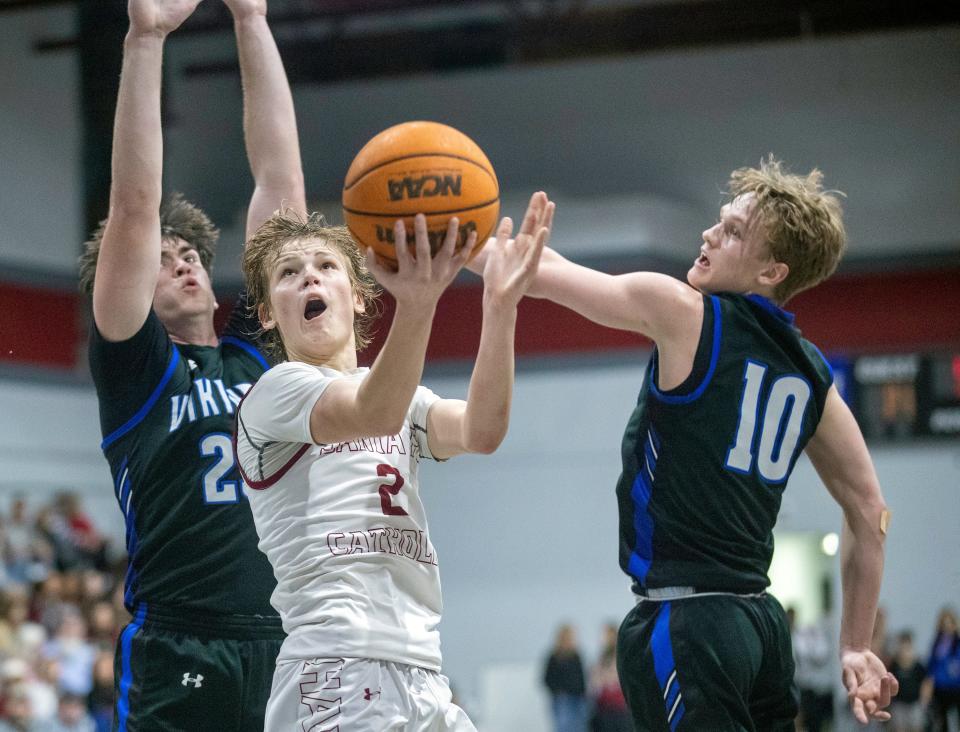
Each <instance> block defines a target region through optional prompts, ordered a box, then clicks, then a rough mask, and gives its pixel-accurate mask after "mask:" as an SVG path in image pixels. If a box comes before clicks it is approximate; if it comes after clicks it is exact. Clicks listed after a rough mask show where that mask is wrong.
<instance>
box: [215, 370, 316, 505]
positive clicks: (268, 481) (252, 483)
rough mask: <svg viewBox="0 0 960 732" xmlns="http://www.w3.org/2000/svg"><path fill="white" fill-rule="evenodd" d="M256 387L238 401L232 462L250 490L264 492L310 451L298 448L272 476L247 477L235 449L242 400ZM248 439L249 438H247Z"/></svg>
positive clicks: (305, 446)
mask: <svg viewBox="0 0 960 732" xmlns="http://www.w3.org/2000/svg"><path fill="white" fill-rule="evenodd" d="M254 387H256V384H254V385H253V387H251V388H250V391H248V392H247V393H246V394H244V395H243V397H242V398H241V399H240V403H239V404H238V405H237V414H236V419H235V421H234V427H233V461H234V463H235V464H236V466H237V470H238V471H239V472H240V477H241V478H243V482H244V483H246V484H247V486H249V487H250V488H253V490H255V491H265V490H266V489H267V488H269V487H270V486H272V485H273V484H274V483H276V482H277V481H278V480H280V479H281V478H282V477H283V476H284V475H286V474H287V471H289V470H290V468H292V467H293V466H294V464H295V463H296V462H297V460H299V459H300V458H301V457H303V454H304V453H305V452H306V451H307V450H308V449H310V444H309V443H304V444H303V445H301V446H300V449H299V450H297V451H296V452H295V453H294V454H293V456H292V457H291V458H290V459H289V460H287V462H285V463H284V464H283V465H282V466H281V467H280V469H279V470H278V471H277V472H276V473H274V474H273V475H271V476H269V477H267V478H264V479H263V480H253V479H252V478H250V476H248V475H247V471H246V470H244V469H243V463H242V462H241V461H240V451H239V450H238V449H237V443H238V441H239V439H240V408H241V407H242V406H243V402H244V400H245V399H246V398H247V396H249V394H250V392H251V391H253V388H254ZM248 439H249V438H248Z"/></svg>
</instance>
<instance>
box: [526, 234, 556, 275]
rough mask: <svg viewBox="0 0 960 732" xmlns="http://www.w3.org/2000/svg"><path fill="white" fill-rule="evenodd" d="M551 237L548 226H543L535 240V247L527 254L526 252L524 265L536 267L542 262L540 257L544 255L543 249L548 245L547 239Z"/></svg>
mask: <svg viewBox="0 0 960 732" xmlns="http://www.w3.org/2000/svg"><path fill="white" fill-rule="evenodd" d="M549 237H550V229H548V228H547V227H546V226H541V227H540V229H539V230H538V231H537V235H536V237H535V238H534V240H533V246H532V247H530V249H529V250H528V251H526V252H524V257H523V259H524V263H525V264H526V265H527V266H528V267H536V265H537V264H539V262H540V255H541V254H542V253H543V248H544V247H545V246H546V245H547V239H548V238H549Z"/></svg>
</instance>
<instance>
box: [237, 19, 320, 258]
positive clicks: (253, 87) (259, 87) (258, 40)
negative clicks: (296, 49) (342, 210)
mask: <svg viewBox="0 0 960 732" xmlns="http://www.w3.org/2000/svg"><path fill="white" fill-rule="evenodd" d="M224 2H225V3H226V4H227V5H228V6H229V8H230V12H231V13H232V14H233V20H234V29H235V30H236V34H237V48H238V51H239V55H240V76H241V79H242V82H243V132H244V140H245V142H246V147H247V159H248V160H249V162H250V170H251V172H252V173H253V180H254V184H255V188H254V191H253V196H252V197H251V199H250V207H249V209H248V210H247V228H246V236H245V237H244V239H245V240H246V239H249V238H250V235H251V234H252V233H253V232H254V231H256V230H257V228H258V227H259V226H260V224H262V223H263V222H264V221H266V220H267V219H268V218H269V217H270V215H271V214H272V213H273V212H274V211H276V210H277V209H279V208H280V207H281V205H283V206H288V207H290V208H292V209H293V210H294V211H296V212H297V213H299V214H305V213H306V205H307V204H306V195H305V193H304V183H303V166H302V163H301V160H300V143H299V139H298V137H297V120H296V116H295V114H294V108H293V96H292V95H291V93H290V84H289V83H288V81H287V75H286V72H285V71H284V68H283V61H282V60H281V58H280V52H279V51H278V50H277V44H276V42H275V41H274V39H273V34H272V33H271V32H270V27H269V26H268V25H267V3H266V0H224Z"/></svg>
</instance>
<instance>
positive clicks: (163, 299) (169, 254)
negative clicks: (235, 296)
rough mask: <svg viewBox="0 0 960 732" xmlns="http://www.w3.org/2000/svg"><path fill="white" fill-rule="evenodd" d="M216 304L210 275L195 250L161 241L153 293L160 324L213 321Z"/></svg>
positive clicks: (175, 241) (177, 241)
mask: <svg viewBox="0 0 960 732" xmlns="http://www.w3.org/2000/svg"><path fill="white" fill-rule="evenodd" d="M215 307H216V300H215V299H214V295H213V287H212V286H211V285H210V275H209V274H208V273H207V270H205V269H204V268H203V265H202V264H201V263H200V255H199V254H198V253H197V250H196V249H194V248H193V247H192V246H190V245H189V244H188V243H187V242H185V241H184V240H183V239H181V238H179V237H176V238H173V239H164V240H163V242H162V243H161V247H160V275H159V277H158V278H157V287H156V289H155V290H154V293H153V309H154V310H155V311H156V313H157V315H158V316H159V318H160V320H161V321H162V322H164V323H172V322H176V321H178V320H180V319H183V318H194V317H197V316H201V315H209V317H211V318H212V317H213V311H214V309H215Z"/></svg>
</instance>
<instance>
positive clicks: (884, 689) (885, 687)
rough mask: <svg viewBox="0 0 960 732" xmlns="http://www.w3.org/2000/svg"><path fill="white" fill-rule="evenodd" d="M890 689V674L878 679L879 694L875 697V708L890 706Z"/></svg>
mask: <svg viewBox="0 0 960 732" xmlns="http://www.w3.org/2000/svg"><path fill="white" fill-rule="evenodd" d="M891 692H892V688H891V685H890V674H887V675H886V676H884V677H883V678H882V679H880V694H879V695H878V697H877V706H878V707H879V708H881V709H883V707H886V706H890V696H891Z"/></svg>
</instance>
